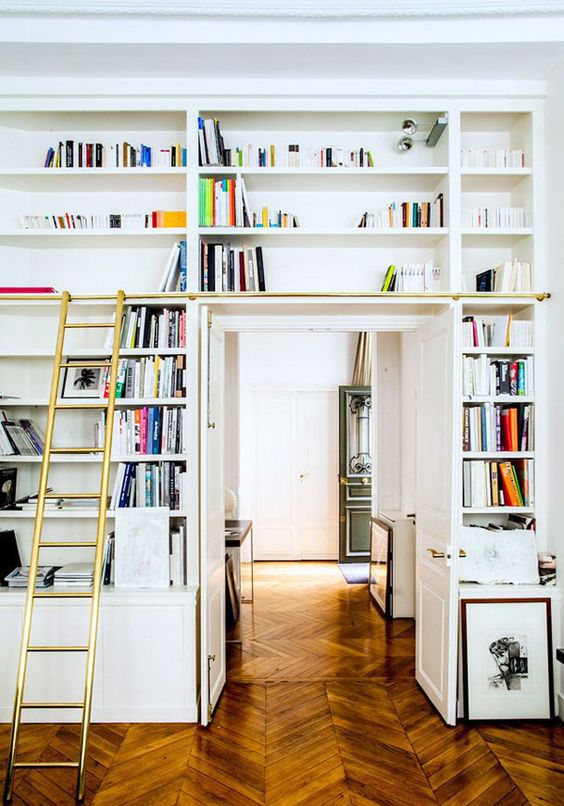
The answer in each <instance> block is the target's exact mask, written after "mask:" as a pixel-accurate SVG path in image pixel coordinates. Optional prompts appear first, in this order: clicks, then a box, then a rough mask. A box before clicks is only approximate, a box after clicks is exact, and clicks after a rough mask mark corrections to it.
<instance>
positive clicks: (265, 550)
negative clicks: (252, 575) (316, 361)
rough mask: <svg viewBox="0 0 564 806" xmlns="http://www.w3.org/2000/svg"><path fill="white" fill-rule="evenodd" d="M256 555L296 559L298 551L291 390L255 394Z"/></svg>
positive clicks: (294, 407) (261, 557)
mask: <svg viewBox="0 0 564 806" xmlns="http://www.w3.org/2000/svg"><path fill="white" fill-rule="evenodd" d="M255 422H256V463H255V477H256V497H255V502H256V503H255V513H256V515H255V517H254V518H253V520H254V521H255V540H256V546H255V556H256V557H257V559H261V560H294V559H296V555H297V539H298V535H297V530H296V481H295V479H296V458H295V452H296V451H295V444H294V443H295V441H296V426H297V409H296V400H295V397H294V396H293V395H291V394H284V393H282V394H276V393H272V392H258V393H257V394H256V395H255Z"/></svg>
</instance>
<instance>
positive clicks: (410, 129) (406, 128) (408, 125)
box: [401, 118, 419, 135]
mask: <svg viewBox="0 0 564 806" xmlns="http://www.w3.org/2000/svg"><path fill="white" fill-rule="evenodd" d="M418 128H419V124H418V123H417V121H416V120H414V119H413V118H406V119H405V120H404V122H403V123H402V124H401V130H402V132H403V133H404V134H406V135H410V134H415V132H416V131H417V129H418Z"/></svg>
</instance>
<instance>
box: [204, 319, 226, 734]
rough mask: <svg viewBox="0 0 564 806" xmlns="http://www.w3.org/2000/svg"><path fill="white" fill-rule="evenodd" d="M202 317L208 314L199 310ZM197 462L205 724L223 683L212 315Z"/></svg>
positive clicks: (221, 528)
mask: <svg viewBox="0 0 564 806" xmlns="http://www.w3.org/2000/svg"><path fill="white" fill-rule="evenodd" d="M202 315H203V316H206V317H207V316H208V313H207V309H203V311H202ZM201 350H202V355H201V366H202V369H203V372H202V376H203V377H202V380H203V383H202V390H201V401H200V412H201V422H200V427H201V449H202V452H201V461H202V463H203V464H202V467H203V473H204V475H203V483H202V500H201V536H202V543H203V545H202V551H201V575H200V576H201V597H202V599H201V625H200V629H201V641H202V652H201V691H202V703H201V714H200V721H201V722H202V724H203V725H207V724H208V721H209V719H210V718H211V713H212V711H213V709H214V707H215V705H216V703H217V701H218V699H219V695H220V694H221V691H222V689H223V686H224V685H225V677H226V668H225V503H224V499H225V490H224V481H223V476H224V453H225V445H224V427H223V421H224V417H223V409H224V396H225V373H224V363H225V334H224V331H223V328H222V327H221V325H220V324H219V323H218V322H217V320H215V318H214V320H213V322H212V323H211V324H210V322H209V320H208V327H203V328H202V342H201Z"/></svg>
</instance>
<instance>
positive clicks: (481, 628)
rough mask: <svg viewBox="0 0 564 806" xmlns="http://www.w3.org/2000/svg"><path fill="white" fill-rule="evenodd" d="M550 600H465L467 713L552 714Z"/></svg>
mask: <svg viewBox="0 0 564 806" xmlns="http://www.w3.org/2000/svg"><path fill="white" fill-rule="evenodd" d="M550 605H551V600H550V599H549V598H546V599H540V598H539V599H536V598H534V599H533V598H531V599H463V600H462V602H461V606H462V611H461V618H462V653H463V667H462V668H463V685H464V716H465V717H466V718H467V719H551V718H552V717H553V715H554V691H553V679H552V630H551V607H550Z"/></svg>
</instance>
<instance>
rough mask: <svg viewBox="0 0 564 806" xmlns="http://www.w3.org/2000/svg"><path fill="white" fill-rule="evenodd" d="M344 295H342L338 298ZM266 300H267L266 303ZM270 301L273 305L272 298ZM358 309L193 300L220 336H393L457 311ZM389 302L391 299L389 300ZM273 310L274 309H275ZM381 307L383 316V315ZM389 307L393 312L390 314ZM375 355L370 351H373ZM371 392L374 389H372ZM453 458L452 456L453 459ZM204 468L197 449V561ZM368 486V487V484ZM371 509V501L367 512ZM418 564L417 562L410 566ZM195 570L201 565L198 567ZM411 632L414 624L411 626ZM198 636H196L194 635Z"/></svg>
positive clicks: (202, 410)
mask: <svg viewBox="0 0 564 806" xmlns="http://www.w3.org/2000/svg"><path fill="white" fill-rule="evenodd" d="M343 296H346V295H343ZM269 301H270V300H269ZM273 302H276V301H274V300H273ZM362 302H363V305H364V306H368V308H369V309H372V310H371V312H370V313H366V309H364V310H362V309H361V308H360V307H359V309H358V311H354V312H352V313H351V306H347V307H346V310H343V309H342V308H341V306H340V305H339V304H338V303H337V307H335V301H333V300H329V301H328V302H322V303H321V304H320V303H315V305H314V309H315V312H314V313H309V312H307V309H305V308H304V305H303V302H300V300H299V299H297V300H293V299H291V298H290V299H284V300H283V302H282V305H283V312H281V310H280V307H278V306H276V307H274V306H273V312H272V313H270V314H269V313H265V310H267V305H260V304H259V305H256V306H255V305H253V304H250V305H249V303H248V302H247V301H246V300H245V299H244V298H243V299H239V298H233V299H230V300H226V299H225V298H223V297H222V298H220V299H218V300H217V302H216V301H214V300H213V299H212V298H211V297H210V298H206V299H201V300H199V299H197V298H196V300H195V306H196V312H198V311H199V309H200V308H202V307H205V308H206V309H207V310H209V311H211V312H212V314H213V316H214V317H217V318H218V320H219V321H220V322H221V324H222V326H223V329H224V331H225V333H244V332H264V331H278V332H281V331H283V332H305V331H322V332H327V331H329V332H349V333H350V332H354V333H360V332H363V331H367V332H372V333H376V334H378V333H380V332H393V333H402V332H412V331H416V330H417V329H418V328H419V327H421V326H422V325H424V324H426V323H427V322H429V321H431V320H432V319H433V318H434V317H435V316H436V315H438V314H439V313H443V312H444V311H446V310H449V309H452V308H453V307H455V306H456V307H459V306H458V305H457V303H456V302H455V301H452V300H450V299H449V300H446V301H445V302H442V301H441V302H440V303H437V300H434V301H433V300H429V301H428V302H427V301H425V302H424V303H422V302H421V301H420V300H416V301H414V302H413V303H410V302H406V301H405V300H397V302H398V303H401V307H400V306H399V305H390V304H389V303H390V302H392V300H386V303H387V305H386V306H385V308H384V310H382V309H383V305H382V300H378V299H375V300H373V301H371V300H363V301H362ZM394 302H395V300H394ZM323 307H327V308H328V310H329V312H324V313H321V314H320V313H319V310H320V308H323ZM276 308H277V309H276ZM378 308H380V311H381V312H378ZM386 309H387V312H386ZM394 309H395V311H394ZM201 338H202V336H201V331H200V340H199V350H200V349H201ZM375 352H376V351H375ZM375 375H376V373H374V372H373V381H372V384H373V387H374V382H375ZM201 382H202V369H201V367H200V372H199V389H200V394H199V396H198V397H199V403H200V406H199V424H200V429H201V428H202V423H203V422H204V418H206V417H207V407H205V406H203V401H204V400H205V395H204V394H202V391H203V390H202V386H201ZM373 391H374V389H373ZM375 432H376V429H375V427H374V425H373V428H372V430H371V433H372V435H373V438H372V443H373V446H374V448H375V449H376V450H374V453H373V460H374V464H376V460H377V443H376V439H375ZM455 459H456V457H455ZM455 466H456V461H454V462H453V468H455ZM205 470H206V468H205V466H204V462H203V461H202V455H201V451H200V462H199V478H198V488H199V494H198V500H199V508H200V509H199V511H200V515H199V520H198V522H199V523H200V558H202V557H203V556H205V550H206V544H205V531H203V530H202V529H201V523H202V518H201V511H202V503H203V499H202V491H203V489H204V486H203V485H204V480H205V475H204V473H205ZM373 488H374V485H373ZM372 500H373V502H375V495H374V494H373V498H372ZM374 506H376V504H375V503H373V508H374ZM453 543H455V544H456V546H458V531H457V530H455V533H454V534H453ZM417 562H418V558H417V560H416V563H417ZM200 568H201V571H202V569H203V566H202V565H200ZM417 573H418V569H417V568H416V574H417ZM201 616H202V606H200V631H201V629H202V621H201ZM455 629H456V630H457V629H458V624H456V626H455ZM416 630H417V626H416ZM200 635H201V632H200ZM200 646H201V647H202V642H201V641H200Z"/></svg>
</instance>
